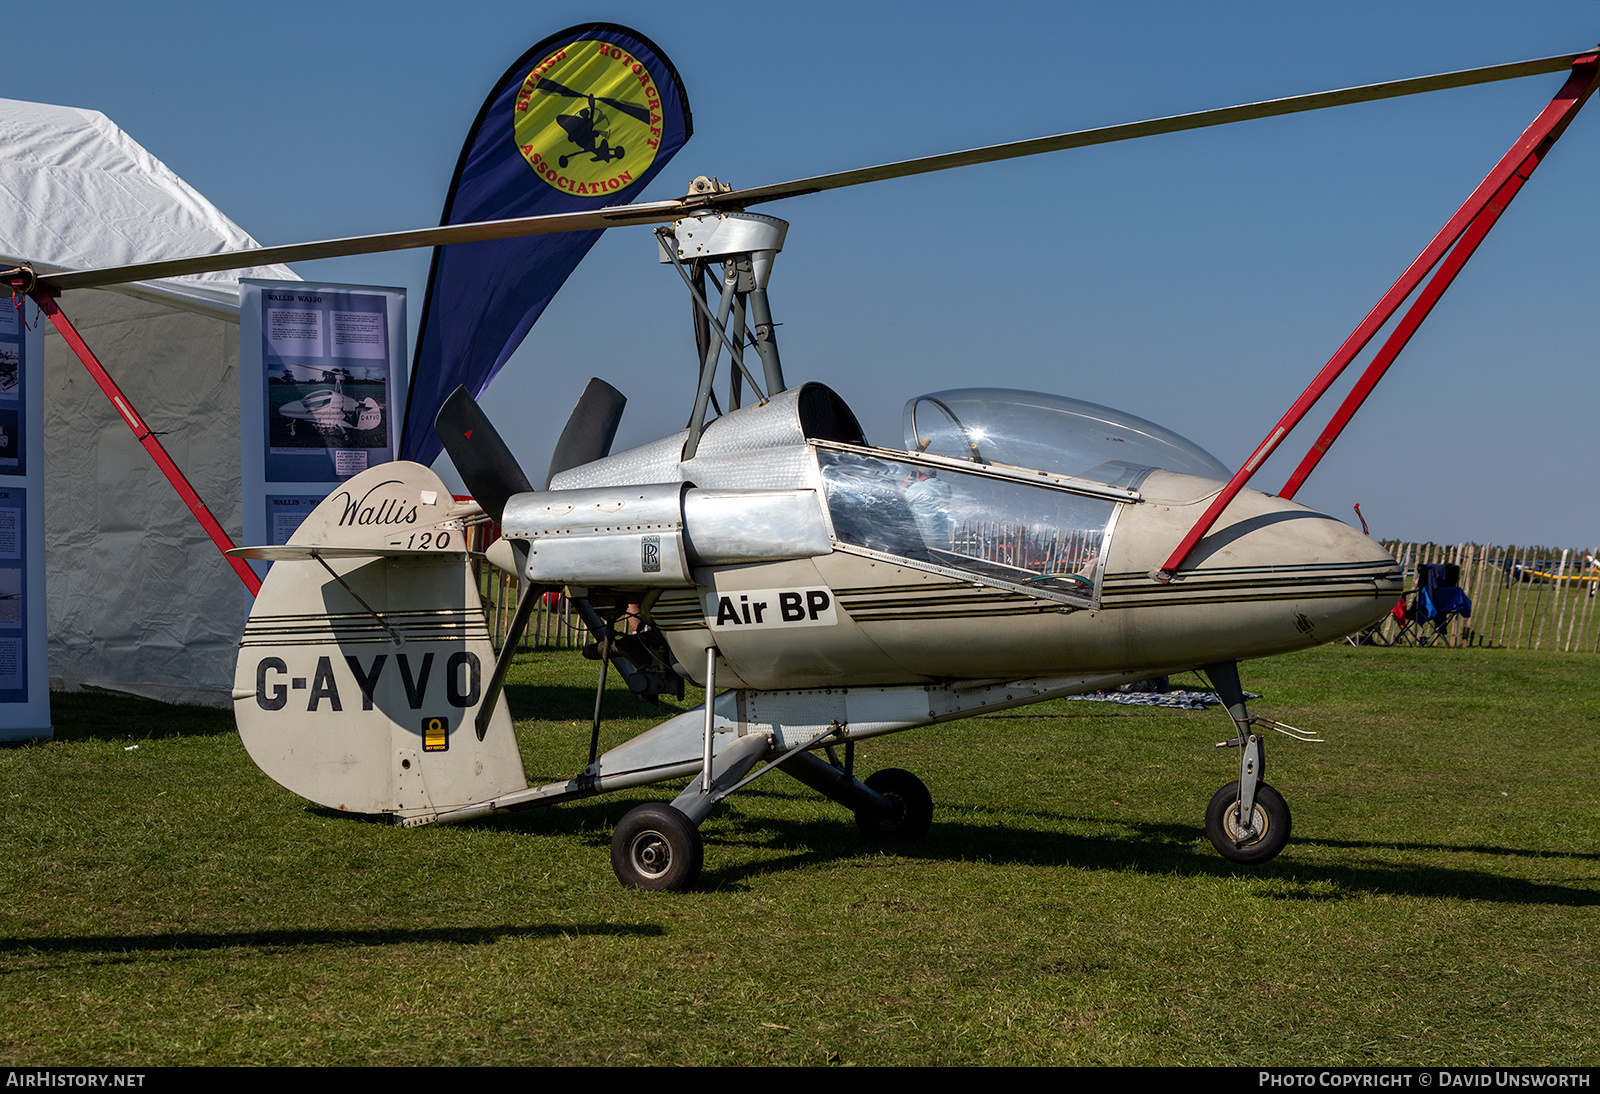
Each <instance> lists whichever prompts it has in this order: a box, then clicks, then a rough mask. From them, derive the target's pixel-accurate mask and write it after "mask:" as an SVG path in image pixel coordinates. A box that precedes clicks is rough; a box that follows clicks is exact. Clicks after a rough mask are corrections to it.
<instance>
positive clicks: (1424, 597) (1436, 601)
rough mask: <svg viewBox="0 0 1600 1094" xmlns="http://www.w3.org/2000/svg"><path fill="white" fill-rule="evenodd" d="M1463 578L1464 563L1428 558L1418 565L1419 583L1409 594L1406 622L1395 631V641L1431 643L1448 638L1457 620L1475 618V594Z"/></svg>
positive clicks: (1415, 644) (1429, 644)
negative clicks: (1464, 582)
mask: <svg viewBox="0 0 1600 1094" xmlns="http://www.w3.org/2000/svg"><path fill="white" fill-rule="evenodd" d="M1460 582H1461V567H1459V566H1457V565H1456V564H1455V563H1453V562H1425V563H1423V564H1422V565H1420V566H1418V567H1417V584H1416V587H1415V588H1413V589H1412V590H1411V592H1410V593H1409V594H1407V596H1406V602H1405V623H1404V625H1403V626H1402V627H1401V628H1400V632H1399V633H1398V634H1396V635H1395V639H1394V644H1395V645H1397V646H1398V645H1400V644H1401V643H1402V642H1406V643H1409V644H1410V645H1413V646H1432V645H1435V644H1436V643H1439V642H1447V641H1448V636H1447V635H1446V634H1445V631H1446V630H1447V629H1448V628H1449V626H1450V624H1451V623H1452V622H1453V621H1454V620H1456V619H1457V618H1460V619H1470V618H1472V598H1471V597H1469V596H1468V595H1467V593H1466V590H1465V589H1463V588H1461V585H1460ZM1429 624H1431V625H1432V626H1431V628H1430V627H1429Z"/></svg>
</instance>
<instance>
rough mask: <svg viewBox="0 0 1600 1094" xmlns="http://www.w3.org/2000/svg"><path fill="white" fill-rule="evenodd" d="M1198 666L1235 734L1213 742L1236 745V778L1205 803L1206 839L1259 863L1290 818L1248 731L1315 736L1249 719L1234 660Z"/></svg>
mask: <svg viewBox="0 0 1600 1094" xmlns="http://www.w3.org/2000/svg"><path fill="white" fill-rule="evenodd" d="M1201 671H1203V672H1204V673H1205V674H1206V675H1207V676H1208V677H1210V679H1211V683H1212V685H1213V686H1214V687H1215V688H1216V689H1217V697H1218V698H1220V699H1221V700H1222V702H1223V704H1224V705H1225V706H1226V707H1227V708H1228V716H1229V717H1230V718H1232V719H1233V724H1234V728H1235V730H1236V732H1237V734H1238V735H1237V737H1235V738H1234V739H1233V740H1230V741H1223V742H1222V744H1221V745H1219V746H1218V747H1230V748H1232V747H1236V748H1238V749H1239V777H1238V778H1237V779H1235V780H1234V781H1233V782H1231V783H1229V784H1228V785H1226V786H1224V787H1223V788H1222V789H1220V790H1218V791H1217V792H1216V793H1215V794H1213V795H1212V796H1211V804H1209V805H1207V806H1206V838H1207V839H1209V840H1210V841H1211V846H1213V847H1215V848H1216V849H1217V853H1218V854H1219V855H1221V856H1222V857H1223V858H1225V859H1227V860H1228V861H1229V862H1237V863H1240V864H1242V865H1245V866H1259V865H1260V864H1261V863H1263V862H1270V861H1271V860H1272V859H1274V858H1276V857H1277V855H1278V852H1279V851H1282V850H1283V848H1284V846H1285V845H1286V844H1288V842H1289V829H1290V823H1291V822H1290V819H1289V805H1288V803H1287V802H1285V801H1284V800H1283V795H1282V794H1280V793H1278V792H1277V791H1276V790H1274V789H1273V788H1272V787H1271V786H1269V785H1268V784H1267V782H1266V774H1267V756H1266V743H1265V742H1264V741H1263V740H1262V739H1261V734H1259V733H1256V732H1253V730H1254V729H1256V728H1257V727H1258V726H1269V727H1271V728H1274V729H1277V730H1279V731H1280V732H1283V733H1285V734H1287V735H1288V736H1290V737H1293V738H1295V739H1296V740H1301V741H1310V742H1317V741H1320V740H1321V738H1319V737H1317V736H1315V735H1314V734H1311V733H1305V732H1303V731H1301V730H1298V729H1295V728H1294V727H1293V726H1286V725H1284V724H1283V723H1281V722H1274V721H1272V720H1271V719H1268V718H1252V717H1251V716H1250V712H1249V711H1247V710H1246V709H1245V705H1244V689H1243V688H1242V687H1240V686H1239V666H1238V665H1237V664H1234V663H1232V662H1229V663H1224V664H1216V665H1205V666H1202V670H1201Z"/></svg>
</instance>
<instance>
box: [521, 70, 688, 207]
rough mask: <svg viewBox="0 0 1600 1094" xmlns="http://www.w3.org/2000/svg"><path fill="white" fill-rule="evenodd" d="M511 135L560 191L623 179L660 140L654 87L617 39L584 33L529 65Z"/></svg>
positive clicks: (622, 183)
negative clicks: (600, 38) (614, 41)
mask: <svg viewBox="0 0 1600 1094" xmlns="http://www.w3.org/2000/svg"><path fill="white" fill-rule="evenodd" d="M512 133H513V139H514V140H515V141H516V142H517V148H518V149H519V150H520V151H521V152H522V158H523V159H525V160H527V161H528V166H530V167H532V168H533V171H534V174H536V175H538V176H539V177H540V178H542V179H543V180H544V181H545V182H546V183H547V184H548V185H550V186H551V187H553V188H555V189H557V190H560V191H561V192H562V193H564V194H573V195H575V196H577V197H604V196H605V195H607V194H612V193H615V192H616V191H618V190H621V189H623V188H624V187H626V186H628V185H630V184H631V183H632V182H633V181H634V180H635V179H638V178H640V177H642V176H643V175H644V172H645V171H646V170H647V169H648V168H649V167H650V165H651V164H652V163H654V162H655V159H656V152H657V150H658V149H660V147H661V93H660V92H659V91H657V90H656V84H655V80H654V79H652V78H651V76H650V70H649V69H648V68H647V67H646V66H645V64H644V62H642V61H640V60H639V59H637V58H636V57H634V56H633V55H632V54H630V53H629V52H628V51H627V50H625V49H623V48H622V47H621V46H616V45H612V44H611V43H610V42H597V41H593V40H589V39H585V40H583V41H578V42H573V43H572V44H571V45H568V46H563V47H562V48H561V49H558V50H556V51H555V52H554V53H552V54H550V56H548V57H546V58H545V59H544V60H542V61H540V62H539V63H538V64H536V65H534V66H533V71H531V72H529V73H528V78H527V79H525V80H523V81H522V87H521V89H520V90H519V91H518V92H517V105H516V109H515V112H514V117H513V129H512Z"/></svg>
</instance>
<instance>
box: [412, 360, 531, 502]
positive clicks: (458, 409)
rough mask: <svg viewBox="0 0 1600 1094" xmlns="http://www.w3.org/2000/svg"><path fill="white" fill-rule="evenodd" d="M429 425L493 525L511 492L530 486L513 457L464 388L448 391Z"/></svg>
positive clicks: (524, 489) (523, 492) (520, 492)
mask: <svg viewBox="0 0 1600 1094" xmlns="http://www.w3.org/2000/svg"><path fill="white" fill-rule="evenodd" d="M433 428H434V431H435V432H436V433H438V434H439V440H440V441H442V442H443V443H444V450H445V451H446V452H448V453H450V462H451V463H454V464H455V465H456V470H457V471H459V472H460V473H461V481H462V482H463V483H465V484H466V487H467V489H468V490H470V491H471V492H472V496H473V498H474V499H475V500H476V501H477V503H478V504H479V505H481V506H483V511H484V512H485V513H488V514H489V517H490V519H492V520H493V521H494V522H495V523H496V524H499V523H500V517H501V516H502V515H503V514H504V513H505V511H506V502H507V501H508V500H509V499H510V498H511V496H512V495H513V494H526V493H528V492H529V491H531V490H532V489H533V486H532V484H531V483H529V482H528V476H526V475H524V474H523V473H522V468H521V467H519V466H518V465H517V458H516V457H515V456H513V455H512V454H511V449H509V448H507V447H506V442H505V441H503V440H501V439H500V434H499V433H498V432H496V430H495V428H494V426H493V425H492V424H491V423H490V421H489V416H488V415H487V414H485V413H484V412H483V408H482V407H480V406H479V405H478V403H477V401H476V400H475V399H473V397H472V396H471V395H470V394H468V392H467V389H466V388H465V387H458V388H456V389H455V390H454V391H452V392H451V393H450V397H449V398H447V399H446V400H445V401H444V405H443V406H441V407H440V408H439V416H438V417H437V418H435V419H434V421H433Z"/></svg>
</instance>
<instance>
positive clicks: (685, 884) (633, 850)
mask: <svg viewBox="0 0 1600 1094" xmlns="http://www.w3.org/2000/svg"><path fill="white" fill-rule="evenodd" d="M703 860H704V848H703V846H702V844H701V842H700V830H699V829H698V828H696V827H695V826H694V825H693V824H691V823H690V821H689V818H688V817H686V816H684V815H683V814H682V813H680V812H678V811H677V810H676V809H674V808H672V806H670V805H660V804H658V803H655V802H651V803H649V804H647V805H640V806H636V807H634V808H633V809H630V810H628V812H627V813H626V814H625V815H624V816H623V818H622V821H621V823H619V824H618V825H617V830H616V831H615V832H614V833H613V834H612V836H611V869H612V870H613V871H614V872H615V873H616V875H617V880H618V881H620V882H622V884H623V885H626V886H629V887H630V888H634V889H649V890H651V891H657V892H660V891H670V892H678V891H680V890H683V889H687V888H689V886H691V885H693V884H694V883H695V881H696V879H698V878H699V877H700V866H701V863H702V862H703Z"/></svg>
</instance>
